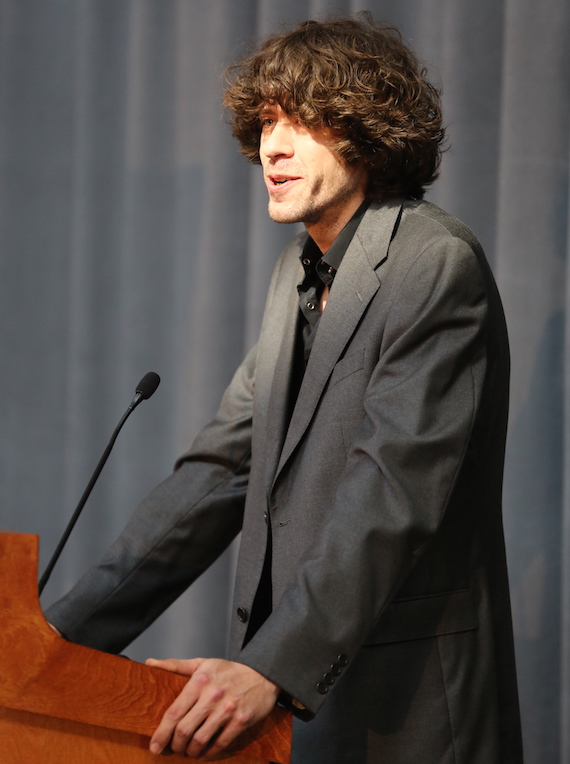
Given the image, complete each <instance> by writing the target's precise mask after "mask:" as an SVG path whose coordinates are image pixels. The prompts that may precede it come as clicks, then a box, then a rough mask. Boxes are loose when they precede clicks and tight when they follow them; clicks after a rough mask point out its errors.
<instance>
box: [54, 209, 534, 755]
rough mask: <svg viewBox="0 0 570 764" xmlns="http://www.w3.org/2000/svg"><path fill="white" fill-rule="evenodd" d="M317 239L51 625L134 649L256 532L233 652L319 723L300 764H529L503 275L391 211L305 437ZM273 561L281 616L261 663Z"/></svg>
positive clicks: (443, 225)
mask: <svg viewBox="0 0 570 764" xmlns="http://www.w3.org/2000/svg"><path fill="white" fill-rule="evenodd" d="M303 240H304V236H300V237H297V238H296V239H295V240H294V241H293V242H292V243H291V244H290V245H289V247H288V248H287V249H286V250H285V251H284V252H283V254H282V255H281V257H280V259H279V261H278V263H277V266H276V269H275V273H274V277H273V279H272V282H271V286H270V289H269V294H268V299H267V307H266V312H265V317H264V320H263V325H262V330H261V334H260V339H259V342H258V344H257V346H256V348H254V349H253V350H252V351H251V352H250V353H249V354H248V356H247V358H246V359H245V361H244V362H243V364H242V365H241V366H240V368H239V369H238V371H237V372H236V375H235V377H234V379H233V381H232V383H231V384H230V386H229V388H228V390H227V391H226V394H225V395H224V398H223V400H222V404H221V407H220V410H219V412H218V415H217V417H216V418H215V419H214V421H213V422H212V423H211V424H210V425H208V426H207V427H206V428H205V429H204V430H203V431H202V433H201V434H200V435H199V436H198V438H197V439H196V441H195V443H194V445H193V447H192V449H191V450H190V451H189V452H188V454H186V455H184V456H183V457H182V458H181V460H180V462H179V464H178V469H177V470H176V471H175V473H174V475H173V476H172V477H171V478H169V479H168V480H167V481H165V483H163V484H162V485H161V486H159V487H158V488H157V489H156V490H155V491H154V492H153V493H152V494H151V495H150V497H149V498H148V499H147V500H146V501H145V502H143V504H142V505H141V506H140V507H139V508H138V509H137V511H136V512H135V515H134V516H133V518H132V520H131V521H130V523H129V525H128V526H127V528H126V530H125V531H124V533H123V534H122V535H121V537H120V538H119V539H118V541H117V542H116V543H115V544H114V546H113V547H112V549H111V550H110V552H109V553H108V555H107V556H106V558H105V559H104V560H103V561H102V563H101V564H100V565H99V566H98V567H97V568H95V569H93V570H92V571H90V572H89V573H88V574H86V576H85V577H84V578H83V579H82V580H81V581H80V582H79V584H78V585H77V586H76V587H75V588H74V590H73V591H72V592H71V593H70V594H69V595H67V597H65V598H64V599H63V600H61V601H60V602H59V603H56V605H54V606H52V608H51V609H50V610H49V611H48V617H49V618H50V620H52V622H53V623H54V624H55V625H56V626H58V627H59V628H60V629H61V630H62V632H63V633H64V634H66V636H67V637H68V638H70V639H72V640H74V641H78V642H81V643H83V644H88V645H91V646H93V647H97V648H99V649H106V650H120V649H122V647H123V646H124V645H125V644H128V642H129V641H131V640H132V639H133V638H134V637H135V636H136V635H137V634H138V633H140V631H141V630H142V629H144V628H145V627H146V626H147V625H148V624H149V623H150V622H152V620H153V619H154V618H156V616H157V615H158V614H159V613H160V612H162V610H163V609H164V608H165V607H166V606H167V605H168V604H169V603H170V602H171V601H172V600H173V599H174V598H175V597H176V596H178V595H179V594H180V592H181V591H183V590H184V588H186V587H187V586H188V584H189V583H191V581H193V580H194V579H195V578H196V576H198V575H199V574H200V573H201V572H202V571H203V570H204V569H205V568H206V567H207V566H208V565H209V564H210V563H211V562H212V561H213V560H214V559H215V558H216V557H217V556H218V555H219V554H220V553H221V551H222V550H223V549H224V548H225V547H226V546H227V545H228V543H229V542H230V541H231V539H232V538H233V537H234V536H235V535H236V534H237V533H238V531H239V530H240V529H243V534H242V541H241V547H240V557H239V563H238V576H237V581H236V590H235V607H234V623H233V624H232V633H231V654H230V657H231V658H233V659H236V660H239V661H242V662H244V663H247V664H249V665H250V666H252V667H254V668H256V669H257V670H258V671H260V672H261V673H263V674H265V675H266V676H268V677H269V678H271V679H272V680H273V681H275V682H277V683H278V684H279V685H280V686H281V687H282V688H283V690H284V691H285V692H286V693H288V694H289V696H291V697H292V698H295V699H296V700H297V701H298V702H300V703H301V704H303V705H304V706H305V707H306V709H307V714H309V715H314V714H316V717H315V719H314V720H313V721H310V722H309V723H303V722H300V723H299V724H298V725H296V729H295V737H294V761H295V762H299V763H300V762H302V763H303V764H309V762H310V764H317V763H319V762H323V764H324V763H325V762H326V764H331V763H332V762H339V764H340V763H341V762H342V764H347V763H350V762H354V763H355V764H356V763H357V762H358V763H361V762H362V763H364V762H378V763H379V762H388V763H389V764H408V762H410V763H411V762H414V764H415V763H416V762H418V761H422V762H425V763H426V764H430V762H433V764H435V763H436V762H437V764H446V763H447V762H450V764H451V762H454V763H456V764H457V763H459V762H464V763H465V764H479V763H480V764H499V762H500V764H515V763H517V764H518V763H519V762H521V761H522V754H521V744H520V729H519V721H518V701H517V693H516V678H515V670H514V657H513V645H512V629H511V621H510V605H509V595H508V583H507V574H506V563H505V555H504V543H503V532H502V521H501V485H502V471H503V460H504V444H505V432H506V417H507V401H508V344H507V336H506V330H505V324H504V317H503V313H502V308H501V304H500V300H499V297H498V294H497V291H496V287H495V284H494V281H493V278H492V275H491V273H490V270H489V267H488V265H487V263H486V261H485V258H484V255H483V253H482V251H481V248H480V246H479V244H478V242H477V241H476V240H475V238H474V237H473V235H472V233H471V232H470V231H469V230H468V229H467V228H465V226H463V225H462V224H461V223H459V222H458V221H457V220H455V219H454V218H452V217H451V216H449V215H447V214H446V213H444V212H443V211H442V210H440V209H438V208H437V207H435V206H433V205H430V204H428V203H425V202H410V201H407V202H405V203H403V204H402V203H401V202H399V201H398V202H396V201H394V202H391V203H388V204H385V205H381V206H380V205H376V204H373V205H372V206H371V207H370V209H369V210H368V211H367V213H366V214H365V216H364V219H363V220H362V223H361V224H360V226H359V228H358V230H357V232H356V234H355V236H354V238H353V241H352V243H351V245H350V247H349V249H348V250H347V252H346V255H345V257H344V259H343V261H342V264H341V266H340V269H339V271H338V274H337V276H336V279H335V282H334V284H333V287H332V289H331V292H330V296H329V300H328V303H327V307H326V310H325V311H324V314H323V316H322V318H321V322H320V325H319V330H318V334H317V337H316V340H315V343H314V345H313V349H312V352H311V356H310V360H309V363H308V366H307V369H306V373H305V376H304V378H303V382H302V386H301V390H300V392H299V395H298V398H297V402H296V405H295V408H294V411H293V413H292V416H291V419H290V421H289V420H288V415H287V411H288V401H289V383H290V376H291V375H290V370H291V365H292V360H293V351H294V340H295V330H296V321H297V316H298V306H297V299H298V298H297V290H296V285H297V283H298V282H299V280H300V278H301V275H302V272H301V266H300V263H299V253H300V251H301V248H302V244H303ZM268 543H270V544H271V550H272V600H273V612H272V614H271V616H270V617H269V618H268V620H267V621H266V622H265V623H264V624H263V625H262V626H261V628H260V629H259V630H258V631H257V633H256V634H255V635H254V636H253V638H251V639H250V641H249V642H247V644H245V646H244V637H245V634H246V630H247V625H248V619H249V617H250V615H251V610H252V605H253V601H254V597H255V593H256V590H257V587H258V583H259V580H260V576H261V571H262V567H263V561H264V557H265V551H266V546H267V544H268ZM321 707H322V708H321Z"/></svg>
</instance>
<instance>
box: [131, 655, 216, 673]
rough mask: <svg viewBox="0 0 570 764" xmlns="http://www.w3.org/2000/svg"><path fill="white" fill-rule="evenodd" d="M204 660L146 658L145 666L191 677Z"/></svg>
mask: <svg viewBox="0 0 570 764" xmlns="http://www.w3.org/2000/svg"><path fill="white" fill-rule="evenodd" d="M204 660H205V658H185V659H183V660H182V659H179V658H167V659H166V660H157V659H156V658H147V660H146V661H145V663H146V665H147V666H152V667H153V668H159V669H164V670H165V671H172V672H173V673H174V674H182V675H183V676H192V674H193V673H194V672H195V671H196V669H197V668H198V667H199V666H200V665H201V664H202V663H203V662H204Z"/></svg>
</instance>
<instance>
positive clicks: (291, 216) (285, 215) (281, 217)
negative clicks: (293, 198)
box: [267, 200, 305, 223]
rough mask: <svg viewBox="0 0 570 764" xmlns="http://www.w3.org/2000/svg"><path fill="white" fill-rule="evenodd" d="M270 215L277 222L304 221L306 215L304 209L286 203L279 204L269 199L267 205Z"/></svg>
mask: <svg viewBox="0 0 570 764" xmlns="http://www.w3.org/2000/svg"><path fill="white" fill-rule="evenodd" d="M267 211H268V213H269V217H270V218H271V220H273V221H274V222H275V223H304V222H305V215H304V214H303V211H302V210H299V209H295V208H294V207H290V206H288V205H285V204H279V203H278V202H275V201H272V200H270V201H269V205H268V207H267Z"/></svg>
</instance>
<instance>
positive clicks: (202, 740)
mask: <svg viewBox="0 0 570 764" xmlns="http://www.w3.org/2000/svg"><path fill="white" fill-rule="evenodd" d="M146 663H147V665H148V666H156V667H157V668H162V669H167V670H168V671H174V672H175V673H177V674H184V675H185V676H189V677H190V679H189V681H188V683H187V685H186V686H185V687H184V689H183V690H182V692H181V693H180V695H179V696H178V697H177V698H176V700H175V701H174V703H173V704H172V705H171V706H170V708H168V709H167V710H166V711H165V713H164V716H163V717H162V721H161V722H160V724H159V726H158V728H157V730H156V732H155V733H154V735H153V736H152V739H151V741H150V750H151V751H152V753H161V752H162V751H163V750H164V749H165V748H166V746H167V745H169V744H170V748H171V749H172V750H173V751H174V753H177V754H180V755H186V756H190V757H193V758H199V757H202V758H204V759H206V760H207V759H208V758H209V757H211V756H214V755H216V754H218V753H220V752H221V751H223V750H224V749H225V748H227V747H228V746H229V745H230V744H231V743H232V742H233V741H234V740H235V738H236V737H237V736H238V735H239V734H240V733H241V732H243V731H244V730H245V729H247V727H251V726H252V725H253V724H255V723H256V722H258V721H260V720H261V719H263V718H264V717H266V716H267V714H269V712H270V711H271V709H272V708H273V707H274V705H275V701H276V700H277V696H278V695H279V692H280V690H279V687H278V686H277V685H276V684H274V683H273V682H271V681H269V679H266V678H265V677H264V676H262V675H261V674H259V673H258V672H257V671H255V670H254V669H252V668H250V667H249V666H246V665H244V664H243V663H233V662H231V661H224V660H220V659H217V658H193V659H192V660H165V661H158V660H154V659H153V658H149V660H147V662H146Z"/></svg>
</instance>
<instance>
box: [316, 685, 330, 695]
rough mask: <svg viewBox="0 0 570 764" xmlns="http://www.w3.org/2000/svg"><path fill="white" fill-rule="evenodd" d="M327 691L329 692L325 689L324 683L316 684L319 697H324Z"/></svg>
mask: <svg viewBox="0 0 570 764" xmlns="http://www.w3.org/2000/svg"><path fill="white" fill-rule="evenodd" d="M328 691H329V688H328V687H327V685H326V684H325V683H324V682H319V683H318V684H317V692H318V693H319V694H320V695H326V694H327V692H328Z"/></svg>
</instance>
